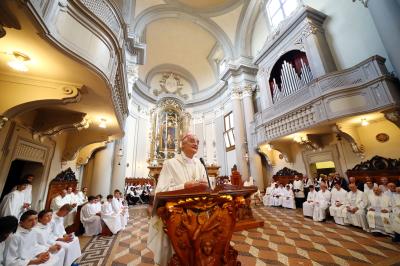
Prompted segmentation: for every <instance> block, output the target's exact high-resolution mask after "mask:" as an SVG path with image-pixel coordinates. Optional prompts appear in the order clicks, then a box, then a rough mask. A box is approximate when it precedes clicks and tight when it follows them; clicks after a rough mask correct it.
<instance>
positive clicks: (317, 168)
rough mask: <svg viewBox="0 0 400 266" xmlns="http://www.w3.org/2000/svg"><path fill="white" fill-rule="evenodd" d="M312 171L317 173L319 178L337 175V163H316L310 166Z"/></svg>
mask: <svg viewBox="0 0 400 266" xmlns="http://www.w3.org/2000/svg"><path fill="white" fill-rule="evenodd" d="M310 170H311V172H312V173H317V176H319V175H321V174H324V175H329V174H330V173H335V172H336V168H335V163H334V162H333V161H324V162H315V163H312V164H310Z"/></svg>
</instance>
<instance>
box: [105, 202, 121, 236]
mask: <svg viewBox="0 0 400 266" xmlns="http://www.w3.org/2000/svg"><path fill="white" fill-rule="evenodd" d="M113 198H114V197H113V195H108V196H107V201H106V202H104V203H103V205H102V206H101V219H102V220H103V222H104V223H105V224H106V225H107V227H108V229H110V231H111V232H112V233H113V234H116V233H118V232H119V231H120V230H121V229H122V224H121V223H122V219H121V215H120V213H118V212H115V211H114V210H113V207H112V201H113Z"/></svg>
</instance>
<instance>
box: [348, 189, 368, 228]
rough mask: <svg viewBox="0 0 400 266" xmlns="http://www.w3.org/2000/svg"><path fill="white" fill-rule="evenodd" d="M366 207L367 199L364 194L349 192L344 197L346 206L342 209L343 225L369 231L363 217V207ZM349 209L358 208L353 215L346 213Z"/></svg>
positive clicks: (365, 218) (358, 191)
mask: <svg viewBox="0 0 400 266" xmlns="http://www.w3.org/2000/svg"><path fill="white" fill-rule="evenodd" d="M366 206H367V198H366V197H365V194H364V193H363V192H362V191H360V190H357V191H356V192H352V191H349V192H347V195H346V204H345V208H344V209H343V212H344V216H345V219H344V222H345V224H352V225H354V226H358V227H362V228H363V229H364V230H365V231H369V228H368V222H367V217H366V215H365V207H366ZM348 208H349V209H351V210H352V209H354V208H358V210H357V211H356V212H355V213H351V212H349V211H348Z"/></svg>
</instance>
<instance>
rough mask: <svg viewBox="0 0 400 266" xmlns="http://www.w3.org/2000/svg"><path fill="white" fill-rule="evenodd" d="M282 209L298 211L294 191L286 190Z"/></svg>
mask: <svg viewBox="0 0 400 266" xmlns="http://www.w3.org/2000/svg"><path fill="white" fill-rule="evenodd" d="M282 207H284V208H289V209H296V203H295V202H294V193H293V190H291V189H289V190H287V189H285V190H284V194H283V197H282Z"/></svg>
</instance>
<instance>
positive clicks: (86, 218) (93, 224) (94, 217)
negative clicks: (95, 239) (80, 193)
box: [81, 196, 101, 236]
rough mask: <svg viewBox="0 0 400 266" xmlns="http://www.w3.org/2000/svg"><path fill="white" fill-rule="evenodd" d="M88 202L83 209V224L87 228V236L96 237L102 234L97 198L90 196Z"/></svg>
mask: <svg viewBox="0 0 400 266" xmlns="http://www.w3.org/2000/svg"><path fill="white" fill-rule="evenodd" d="M88 200H89V202H88V203H86V204H85V205H84V206H83V207H82V209H81V222H82V224H83V226H84V227H85V235H87V236H95V235H98V234H100V233H101V218H100V213H98V212H97V208H96V202H97V199H96V197H95V196H89V197H88Z"/></svg>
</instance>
